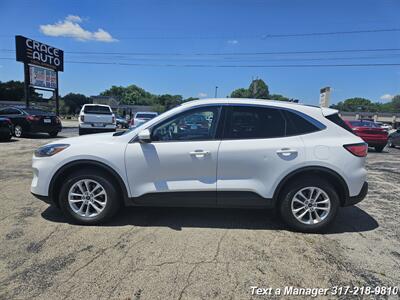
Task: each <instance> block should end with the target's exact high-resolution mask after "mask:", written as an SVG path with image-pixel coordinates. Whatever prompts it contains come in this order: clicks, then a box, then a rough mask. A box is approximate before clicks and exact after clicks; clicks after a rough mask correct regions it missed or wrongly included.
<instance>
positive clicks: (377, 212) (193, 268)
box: [0, 129, 400, 299]
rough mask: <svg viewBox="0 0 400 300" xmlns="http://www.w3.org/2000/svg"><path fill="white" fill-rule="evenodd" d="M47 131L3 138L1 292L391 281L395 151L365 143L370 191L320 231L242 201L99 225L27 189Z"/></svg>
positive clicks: (397, 248)
mask: <svg viewBox="0 0 400 300" xmlns="http://www.w3.org/2000/svg"><path fill="white" fill-rule="evenodd" d="M75 131H76V130H75ZM75 134H76V133H75V132H74V130H73V129H68V130H66V131H65V132H63V133H62V135H64V136H72V135H75ZM51 140H52V139H49V138H47V137H46V136H34V137H31V138H25V139H13V141H12V142H10V143H0V149H1V151H0V164H1V169H0V179H1V180H0V205H1V208H2V209H1V210H0V232H1V234H0V239H1V242H0V299H81V298H83V297H84V298H86V299H99V298H102V299H103V298H110V299H251V298H252V295H251V293H250V287H251V286H254V285H257V286H260V287H264V288H267V287H273V288H277V287H280V288H282V287H284V286H288V285H292V286H297V287H322V288H328V287H332V286H336V285H355V286H363V285H364V286H373V287H375V286H379V285H386V286H395V285H397V286H399V284H400V272H399V270H400V228H399V226H398V225H399V217H400V204H399V202H400V186H399V184H398V183H399V180H400V171H399V170H400V149H387V148H386V149H385V150H384V153H375V152H373V150H371V152H370V153H369V154H368V165H367V168H368V181H369V183H370V192H369V194H368V196H367V198H366V199H365V200H364V201H363V202H361V203H360V204H358V205H357V206H355V207H348V208H342V209H341V210H340V212H339V215H338V218H337V220H336V223H335V224H334V226H333V227H332V228H331V229H330V230H329V232H327V233H325V234H319V235H318V234H302V233H294V232H290V231H288V230H287V229H286V228H285V226H284V225H283V224H282V223H281V222H280V220H279V219H278V218H277V217H276V216H275V215H274V212H273V211H265V210H243V209H237V210H236V209H204V208H203V209H194V208H193V209H187V208H128V209H124V210H123V211H121V212H120V213H119V214H118V215H117V216H116V218H114V219H113V220H112V221H111V222H109V223H107V224H105V225H103V226H86V227H85V226H78V225H73V224H69V223H68V222H67V221H66V219H65V218H64V217H63V215H62V214H61V212H60V211H59V210H57V209H56V208H53V207H49V206H48V205H47V204H45V203H42V202H41V201H39V200H37V199H35V198H34V197H33V196H31V194H30V182H31V178H32V174H31V168H30V167H31V156H32V153H33V150H34V149H35V148H37V147H38V146H40V145H42V144H45V143H47V142H49V141H51ZM253 297H254V298H258V299H260V298H262V296H258V297H256V296H253ZM297 298H299V297H297Z"/></svg>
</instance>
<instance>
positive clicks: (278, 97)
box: [269, 94, 290, 101]
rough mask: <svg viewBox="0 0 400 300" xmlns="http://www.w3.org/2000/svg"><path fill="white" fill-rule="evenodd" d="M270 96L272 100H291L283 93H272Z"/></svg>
mask: <svg viewBox="0 0 400 300" xmlns="http://www.w3.org/2000/svg"><path fill="white" fill-rule="evenodd" d="M269 98H270V99H271V100H278V101H289V100H290V99H289V98H287V97H285V96H282V95H280V94H271V95H270V96H269Z"/></svg>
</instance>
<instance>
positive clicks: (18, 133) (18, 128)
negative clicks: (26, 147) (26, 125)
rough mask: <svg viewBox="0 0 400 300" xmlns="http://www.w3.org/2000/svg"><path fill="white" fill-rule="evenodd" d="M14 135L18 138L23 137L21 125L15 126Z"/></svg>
mask: <svg viewBox="0 0 400 300" xmlns="http://www.w3.org/2000/svg"><path fill="white" fill-rule="evenodd" d="M14 134H15V136H16V137H21V136H22V127H21V126H19V125H17V126H15V128H14Z"/></svg>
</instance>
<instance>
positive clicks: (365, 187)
mask: <svg viewBox="0 0 400 300" xmlns="http://www.w3.org/2000/svg"><path fill="white" fill-rule="evenodd" d="M367 193H368V182H364V184H363V186H362V188H361V191H360V193H359V194H358V195H356V196H352V197H349V198H348V199H347V201H346V202H345V203H344V206H351V205H354V204H357V203H359V202H361V201H362V200H363V199H364V198H365V196H366V195H367Z"/></svg>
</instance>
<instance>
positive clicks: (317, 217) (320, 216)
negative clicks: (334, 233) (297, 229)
mask: <svg viewBox="0 0 400 300" xmlns="http://www.w3.org/2000/svg"><path fill="white" fill-rule="evenodd" d="M291 209H292V214H293V216H294V217H295V218H296V219H297V220H298V221H299V222H301V223H303V224H307V225H314V224H318V223H320V222H322V221H323V220H325V219H326V218H327V217H328V215H329V212H330V210H331V200H330V198H329V196H328V194H327V193H326V192H325V191H324V190H322V189H321V188H319V187H312V186H310V187H305V188H302V189H301V190H299V191H298V192H297V193H296V194H295V195H294V196H293V198H292V204H291Z"/></svg>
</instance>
